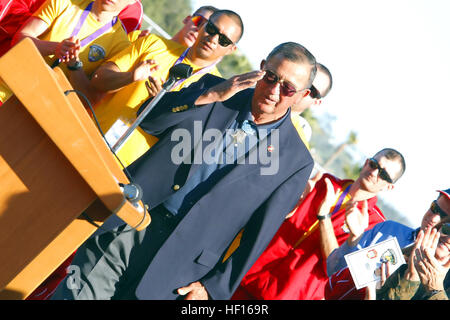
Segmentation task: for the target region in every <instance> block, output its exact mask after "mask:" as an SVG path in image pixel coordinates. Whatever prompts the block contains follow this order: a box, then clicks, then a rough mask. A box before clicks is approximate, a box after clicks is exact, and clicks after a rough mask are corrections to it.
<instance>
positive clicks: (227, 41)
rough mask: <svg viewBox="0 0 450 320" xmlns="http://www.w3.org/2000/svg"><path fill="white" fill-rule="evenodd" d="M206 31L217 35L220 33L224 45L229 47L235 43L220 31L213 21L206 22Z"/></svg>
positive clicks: (220, 39) (221, 42) (211, 34)
mask: <svg viewBox="0 0 450 320" xmlns="http://www.w3.org/2000/svg"><path fill="white" fill-rule="evenodd" d="M205 31H206V32H207V33H208V34H209V35H210V36H215V35H216V34H218V35H219V44H220V45H221V46H222V47H228V46H229V45H230V44H233V41H231V40H230V39H229V38H228V37H227V36H226V35H224V34H223V33H220V31H219V29H218V28H217V27H216V26H215V25H214V24H213V23H212V22H211V21H208V23H207V24H206V27H205Z"/></svg>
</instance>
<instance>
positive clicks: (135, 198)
mask: <svg viewBox="0 0 450 320" xmlns="http://www.w3.org/2000/svg"><path fill="white" fill-rule="evenodd" d="M70 93H76V94H78V95H79V96H81V97H82V98H83V99H84V101H85V102H86V104H87V105H88V107H89V110H90V111H91V113H92V116H93V118H94V122H95V125H96V126H97V129H98V130H99V131H100V134H101V136H102V138H103V140H104V141H105V142H106V145H107V146H108V148H109V150H110V151H111V152H112V153H113V155H114V156H115V158H116V159H117V161H118V162H119V164H120V166H121V167H122V169H123V172H124V173H125V175H126V177H127V178H128V180H129V181H130V183H129V184H128V185H127V184H123V183H119V186H120V187H121V188H122V189H123V191H125V192H126V193H127V194H128V195H129V197H127V196H125V197H126V198H127V199H128V200H129V201H130V202H131V203H132V204H133V205H135V204H137V203H138V202H139V201H140V200H141V199H142V195H143V191H142V188H141V187H140V186H139V185H138V184H135V183H134V182H133V178H132V177H131V174H130V173H129V172H128V170H127V168H126V167H125V166H124V164H123V163H122V161H121V160H120V158H119V156H118V155H117V154H116V153H115V152H114V151H113V149H112V147H111V145H110V144H109V142H108V140H107V139H106V137H105V134H104V133H103V130H102V128H101V127H100V123H99V121H98V119H97V116H96V114H95V111H94V108H93V107H92V104H91V102H90V101H89V99H88V98H87V97H86V95H85V94H84V93H83V92H81V91H79V90H76V89H72V90H66V91H64V95H65V96H68V95H69V94H70ZM130 186H132V187H131V188H135V191H136V192H134V193H133V191H132V189H130ZM143 210H144V215H143V217H142V220H141V221H140V222H139V223H138V224H137V225H136V226H135V227H131V226H130V227H131V229H129V230H122V231H120V232H117V231H113V230H107V229H105V228H103V227H102V226H101V225H99V224H97V223H96V222H95V221H94V219H92V218H91V217H90V216H89V215H88V214H87V213H86V212H84V211H83V212H82V213H81V215H82V216H83V217H85V218H86V220H87V221H88V222H89V223H91V224H92V225H94V226H95V227H97V228H98V229H100V230H103V231H106V232H111V233H114V234H117V235H119V234H121V233H125V232H130V231H133V230H135V229H137V228H138V227H139V226H140V225H141V224H142V223H143V222H144V221H145V218H146V216H147V214H148V213H147V210H146V208H145V204H144V207H143ZM125 225H127V223H125Z"/></svg>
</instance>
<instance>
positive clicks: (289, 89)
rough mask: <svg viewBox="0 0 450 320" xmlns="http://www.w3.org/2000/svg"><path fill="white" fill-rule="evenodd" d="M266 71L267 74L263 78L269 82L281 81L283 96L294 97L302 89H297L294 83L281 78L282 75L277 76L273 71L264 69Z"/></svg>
mask: <svg viewBox="0 0 450 320" xmlns="http://www.w3.org/2000/svg"><path fill="white" fill-rule="evenodd" d="M264 72H265V75H264V77H263V80H264V81H265V82H267V83H269V84H275V83H280V92H281V94H282V95H283V96H286V97H292V96H293V95H294V94H296V93H297V92H298V91H300V90H297V89H295V87H294V86H293V85H292V84H290V83H288V82H285V81H284V80H280V77H279V76H277V75H276V74H275V73H273V72H272V71H270V70H264Z"/></svg>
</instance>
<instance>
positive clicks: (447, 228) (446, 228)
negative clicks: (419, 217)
mask: <svg viewBox="0 0 450 320" xmlns="http://www.w3.org/2000/svg"><path fill="white" fill-rule="evenodd" d="M440 233H441V234H445V235H446V236H450V222H447V223H444V224H443V225H442V227H441V231H440Z"/></svg>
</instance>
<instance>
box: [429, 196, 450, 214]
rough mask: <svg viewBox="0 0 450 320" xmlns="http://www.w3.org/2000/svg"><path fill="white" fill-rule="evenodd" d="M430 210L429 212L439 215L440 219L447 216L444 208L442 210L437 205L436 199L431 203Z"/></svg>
mask: <svg viewBox="0 0 450 320" xmlns="http://www.w3.org/2000/svg"><path fill="white" fill-rule="evenodd" d="M430 210H431V212H432V213H433V214H438V215H439V216H440V217H441V219H444V218H447V217H448V214H447V212H445V211H444V210H442V208H441V207H439V205H438V203H437V200H434V201H433V202H432V203H431V206H430Z"/></svg>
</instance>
